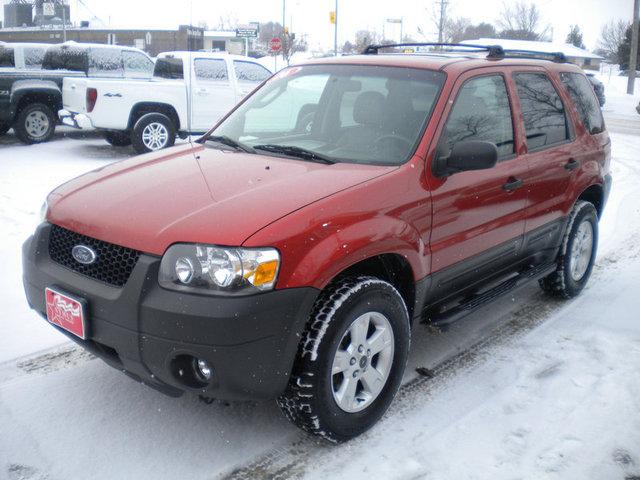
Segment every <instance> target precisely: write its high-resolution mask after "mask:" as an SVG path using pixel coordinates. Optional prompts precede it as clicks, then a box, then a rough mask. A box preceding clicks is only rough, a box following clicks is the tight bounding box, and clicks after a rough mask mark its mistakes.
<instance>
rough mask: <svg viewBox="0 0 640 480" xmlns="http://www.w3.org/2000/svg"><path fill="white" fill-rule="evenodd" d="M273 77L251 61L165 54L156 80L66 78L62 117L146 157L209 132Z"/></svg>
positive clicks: (211, 55)
mask: <svg viewBox="0 0 640 480" xmlns="http://www.w3.org/2000/svg"><path fill="white" fill-rule="evenodd" d="M270 76H271V72H270V71H269V70H268V69H267V68H265V67H264V66H262V65H261V64H259V63H258V62H256V61H255V60H254V59H252V58H249V57H242V56H237V55H228V54H224V53H206V52H166V53H161V54H160V55H159V56H158V58H157V60H156V65H155V70H154V75H153V78H152V79H151V80H148V79H147V80H144V79H139V80H137V79H136V80H123V79H113V80H111V79H97V78H96V79H94V78H65V79H64V85H63V93H62V101H63V110H61V111H60V112H59V115H60V119H61V120H62V122H63V123H64V124H66V125H69V126H73V127H76V128H80V129H97V130H101V131H103V132H104V135H105V138H106V140H107V141H108V142H109V143H111V144H112V145H115V146H126V145H131V144H133V147H134V148H135V150H136V151H137V152H139V153H146V152H150V151H155V150H160V149H162V148H166V147H170V146H172V145H173V144H174V142H175V140H176V136H179V137H181V138H186V137H187V136H188V135H189V134H199V133H204V132H206V131H208V130H209V129H210V128H211V127H212V126H213V125H214V124H215V122H216V121H217V120H218V119H220V118H221V117H222V116H223V115H224V114H225V113H227V112H228V111H229V110H230V109H231V108H232V107H233V106H234V105H235V104H236V103H237V102H239V101H240V100H241V99H242V98H243V97H244V96H245V95H247V94H248V93H250V92H251V91H253V90H254V89H255V88H256V87H257V86H258V85H260V84H261V83H262V82H263V81H264V80H266V79H267V78H269V77H270Z"/></svg>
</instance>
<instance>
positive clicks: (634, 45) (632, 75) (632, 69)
mask: <svg viewBox="0 0 640 480" xmlns="http://www.w3.org/2000/svg"><path fill="white" fill-rule="evenodd" d="M639 3H640V0H634V2H633V23H632V24H631V56H630V57H629V78H628V80H627V93H628V94H629V95H633V90H634V87H635V85H636V68H638V4H639Z"/></svg>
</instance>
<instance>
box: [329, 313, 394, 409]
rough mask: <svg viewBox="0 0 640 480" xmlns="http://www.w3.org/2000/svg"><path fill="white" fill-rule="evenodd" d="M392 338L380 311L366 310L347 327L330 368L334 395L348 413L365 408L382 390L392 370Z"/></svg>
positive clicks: (390, 329) (391, 331) (338, 403)
mask: <svg viewBox="0 0 640 480" xmlns="http://www.w3.org/2000/svg"><path fill="white" fill-rule="evenodd" d="M393 354H394V339H393V330H392V328H391V323H390V322H389V320H388V319H387V317H385V316H384V315H383V314H381V313H378V312H369V313H365V314H364V315H361V316H359V317H358V318H356V319H355V320H354V321H353V323H352V324H351V325H350V326H349V328H347V330H346V331H345V333H344V334H343V336H342V339H341V340H340V344H339V345H338V348H337V350H336V353H335V356H334V360H333V365H332V369H331V384H332V388H333V398H334V400H335V401H336V403H337V405H338V406H339V407H340V408H341V409H342V410H344V411H345V412H348V413H354V412H359V411H361V410H364V409H365V408H367V407H368V406H369V405H370V404H371V403H372V402H373V401H374V400H375V399H376V398H377V397H378V396H379V395H380V393H381V392H382V389H383V388H384V386H385V384H386V382H387V380H388V378H389V374H390V373H391V367H392V364H393Z"/></svg>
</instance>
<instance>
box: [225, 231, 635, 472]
mask: <svg viewBox="0 0 640 480" xmlns="http://www.w3.org/2000/svg"><path fill="white" fill-rule="evenodd" d="M635 234H636V235H640V232H635ZM636 235H630V236H629V237H628V238H627V239H626V240H625V241H624V242H622V243H621V246H620V248H618V249H616V250H615V251H613V252H611V253H609V254H608V255H606V256H604V257H602V258H600V259H598V260H597V262H596V264H595V265H594V269H593V273H592V277H591V280H590V285H589V286H588V287H587V289H589V288H594V286H595V285H594V282H597V281H599V280H601V279H602V278H603V277H604V276H606V275H607V274H610V273H611V272H612V270H616V269H618V268H620V267H619V266H621V264H622V263H623V262H622V261H623V260H627V259H635V258H638V257H639V256H640V244H639V243H638V242H636V241H635V238H637V236H636ZM587 294H588V293H587ZM570 302H571V301H569V302H568V301H566V300H561V299H554V298H550V297H547V296H546V295H545V294H544V293H543V292H541V291H540V292H538V293H537V294H535V295H534V297H533V298H532V300H531V301H529V302H528V303H527V304H526V305H521V306H520V307H519V308H517V309H516V310H514V311H511V312H508V313H506V314H504V315H503V316H502V319H501V320H500V322H499V323H498V324H497V326H496V327H494V328H493V329H492V331H491V332H490V333H489V334H488V335H487V336H485V337H484V338H483V339H481V340H479V341H478V342H477V343H475V344H473V345H472V346H471V347H470V348H468V349H466V350H464V351H462V352H460V353H457V354H455V355H453V356H452V357H450V358H449V359H448V360H445V361H444V362H442V363H440V364H439V365H437V366H436V367H435V368H433V369H432V370H430V373H431V375H429V376H419V377H416V378H414V379H412V380H410V381H409V382H407V383H405V384H404V385H403V386H402V387H401V388H400V390H399V392H398V395H397V396H396V398H395V400H394V402H393V403H392V405H391V407H390V408H389V411H388V412H387V413H386V414H385V416H384V417H383V419H382V420H381V421H385V420H387V419H389V418H393V417H395V416H398V415H402V414H403V413H404V412H406V411H409V410H412V409H413V408H415V403H416V401H417V400H418V399H420V400H422V401H424V400H425V399H428V398H430V397H432V396H434V395H435V394H437V393H438V392H439V391H440V390H442V389H444V388H445V387H446V386H447V384H448V382H449V380H450V379H451V378H452V377H455V376H457V375H460V374H461V373H463V372H464V371H465V370H466V369H470V368H472V367H474V366H476V365H478V364H480V363H482V362H484V361H488V360H490V359H491V358H493V356H494V352H495V350H496V349H497V348H499V347H500V346H503V345H507V344H510V343H513V342H515V341H516V340H518V339H519V338H522V337H523V336H525V335H526V334H528V333H529V332H531V331H533V330H534V329H535V328H536V327H538V326H539V325H541V324H543V323H544V322H545V321H546V320H548V319H549V318H550V317H551V316H552V315H553V314H554V313H556V312H558V311H559V310H560V309H562V308H563V307H565V306H567V305H568V304H570ZM488 307H490V305H489V306H488ZM486 308H487V307H484V308H482V309H481V310H479V311H478V312H475V313H472V314H471V315H470V317H473V316H475V315H480V316H481V315H483V314H484V313H485V309H486ZM463 321H465V320H463ZM467 321H469V317H467ZM471 321H473V320H472V319H471ZM416 328H420V327H419V326H418V327H416ZM368 435H369V433H368V432H366V433H364V434H363V435H361V436H360V437H358V438H356V439H354V440H352V441H351V442H359V443H362V442H366V441H367V438H368ZM351 442H347V444H346V445H347V446H348V445H349V443H351ZM333 448H341V447H340V446H338V447H336V446H334V445H329V444H328V443H327V442H324V441H322V440H321V439H319V438H316V437H312V436H310V435H307V434H305V433H303V432H300V433H299V434H298V435H297V437H296V438H295V439H294V440H293V441H292V442H291V443H289V444H288V445H281V446H277V447H274V448H273V449H271V450H269V451H267V453H265V454H263V455H261V456H260V457H258V458H257V459H255V460H253V461H251V462H249V463H248V464H246V465H243V466H238V467H236V468H235V469H233V470H231V471H229V472H227V473H223V474H221V475H218V476H215V477H213V478H215V479H217V480H250V479H254V478H268V479H272V480H280V479H300V478H303V477H304V475H305V471H306V468H305V465H307V464H312V463H313V462H314V460H317V459H322V458H323V457H324V456H325V455H326V454H330V453H331V450H332V449H333ZM342 448H343V447H342ZM347 448H348V447H347Z"/></svg>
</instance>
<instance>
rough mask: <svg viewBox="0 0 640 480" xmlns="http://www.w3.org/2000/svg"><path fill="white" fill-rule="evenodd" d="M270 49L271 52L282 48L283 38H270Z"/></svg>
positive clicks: (276, 51)
mask: <svg viewBox="0 0 640 480" xmlns="http://www.w3.org/2000/svg"><path fill="white" fill-rule="evenodd" d="M269 50H270V51H271V53H278V52H279V51H280V50H282V40H280V39H279V38H278V37H273V38H272V39H271V40H269Z"/></svg>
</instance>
